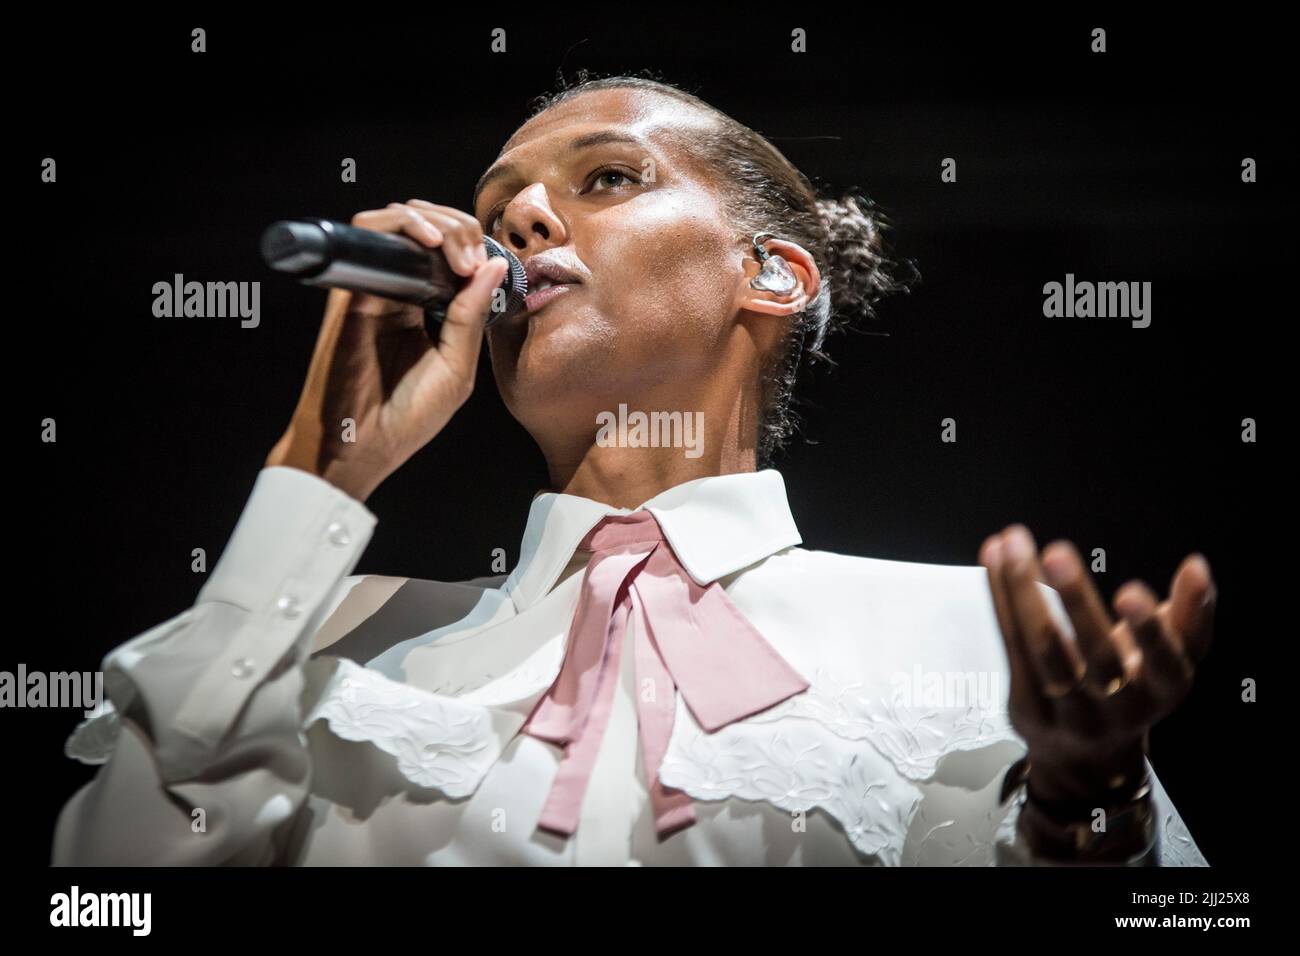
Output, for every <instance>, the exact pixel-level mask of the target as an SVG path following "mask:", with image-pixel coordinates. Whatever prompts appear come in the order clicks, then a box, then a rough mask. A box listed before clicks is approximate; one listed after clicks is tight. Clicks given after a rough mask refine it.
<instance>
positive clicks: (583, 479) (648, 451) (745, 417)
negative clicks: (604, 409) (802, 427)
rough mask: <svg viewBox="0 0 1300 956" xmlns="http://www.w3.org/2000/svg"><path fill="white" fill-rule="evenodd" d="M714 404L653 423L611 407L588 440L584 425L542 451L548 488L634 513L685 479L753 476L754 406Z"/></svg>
mask: <svg viewBox="0 0 1300 956" xmlns="http://www.w3.org/2000/svg"><path fill="white" fill-rule="evenodd" d="M715 404H717V405H719V406H720V407H715V408H713V409H707V408H706V409H703V410H702V411H701V412H682V413H680V415H678V416H676V417H666V416H661V417H659V418H657V419H656V418H654V417H652V416H651V414H650V413H649V412H646V413H644V416H643V417H640V418H638V417H637V416H636V412H637V409H635V408H633V407H630V406H629V407H625V408H624V409H622V410H620V409H619V408H618V407H617V406H615V408H613V409H611V410H610V411H609V412H608V413H606V414H604V417H603V418H602V420H601V424H602V425H603V427H602V428H601V429H599V430H598V432H597V435H596V438H595V439H594V440H593V438H592V430H591V428H590V427H584V428H583V429H582V430H581V432H579V433H577V435H578V437H575V438H573V439H571V440H570V441H569V442H568V443H567V444H566V443H564V442H553V443H551V444H550V447H543V452H544V453H545V454H546V462H547V468H548V470H549V472H550V479H551V488H552V490H554V491H560V492H563V493H565V494H570V495H579V496H581V497H583V498H590V499H592V500H593V501H600V502H603V503H605V504H608V505H610V506H612V507H615V508H637V507H640V506H641V505H642V504H644V503H645V502H646V501H648V500H649V499H651V498H653V497H654V496H655V495H657V494H659V493H660V492H663V491H667V490H668V489H669V488H673V487H676V486H677V485H680V484H682V483H684V482H687V481H694V480H695V479H697V478H708V477H712V476H715V475H730V474H736V473H739V472H749V471H755V470H756V468H757V465H756V462H757V454H756V447H755V441H754V435H753V434H751V433H753V432H756V431H757V429H756V428H755V427H754V424H753V415H754V409H753V408H752V407H750V403H749V402H747V401H746V400H745V398H744V397H743V396H741V395H735V396H734V397H729V398H727V399H726V400H725V401H723V402H719V403H715ZM656 439H657V440H656ZM656 446H657V447H656Z"/></svg>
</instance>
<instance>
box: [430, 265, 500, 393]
mask: <svg viewBox="0 0 1300 956" xmlns="http://www.w3.org/2000/svg"><path fill="white" fill-rule="evenodd" d="M507 268H508V264H507V263H506V260H505V259H502V258H493V259H489V260H488V261H487V262H486V263H484V264H483V265H481V266H479V267H478V270H477V271H476V272H475V273H474V276H473V278H472V279H470V281H469V283H468V284H467V285H466V286H465V288H463V289H461V290H460V292H458V293H457V294H456V298H454V299H452V300H451V305H449V306H448V307H447V317H446V319H445V320H444V321H443V323H442V330H441V332H440V333H439V336H438V353H439V354H440V355H441V356H442V357H443V359H444V360H446V362H447V364H448V366H450V368H451V370H452V371H453V372H455V373H456V374H457V375H459V376H461V377H462V378H466V379H468V380H469V381H470V383H471V384H472V383H473V379H474V372H475V369H476V368H477V366H478V355H479V349H480V348H481V347H482V345H483V326H484V325H485V323H486V321H487V316H488V313H489V312H490V311H491V308H492V293H493V292H494V291H495V290H496V288H497V286H499V285H500V284H501V282H502V280H504V279H505V276H506V269H507ZM426 358H427V356H426Z"/></svg>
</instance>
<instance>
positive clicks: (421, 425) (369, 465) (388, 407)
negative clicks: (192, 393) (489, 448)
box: [263, 200, 527, 501]
mask: <svg viewBox="0 0 1300 956" xmlns="http://www.w3.org/2000/svg"><path fill="white" fill-rule="evenodd" d="M315 222H316V223H318V224H319V223H321V222H322V220H316V221H315ZM278 225H279V224H278ZM331 225H332V226H334V227H335V228H334V229H333V232H334V237H327V238H326V239H325V240H321V239H320V238H319V237H312V236H311V233H310V231H309V230H306V231H300V232H299V234H298V235H297V236H294V235H292V234H290V235H288V236H281V237H280V238H279V240H278V242H279V243H280V244H279V246H278V247H277V246H276V241H277V240H275V239H274V237H273V236H272V232H271V230H268V237H267V238H266V240H264V246H263V249H264V253H268V252H269V256H268V258H269V259H274V258H275V257H276V256H277V255H278V256H279V257H280V261H281V262H283V263H285V264H287V265H290V266H291V267H292V266H295V265H296V267H299V268H301V267H303V266H304V264H305V265H306V268H307V271H309V272H310V271H311V270H313V269H318V267H320V266H321V262H319V261H317V262H315V263H312V262H310V261H307V260H309V259H310V258H311V256H312V255H313V254H324V256H325V257H326V258H330V257H331V255H332V253H331V251H330V249H331V247H330V245H329V240H330V238H335V237H338V236H340V235H342V237H343V239H342V241H341V244H335V246H334V247H333V250H334V253H337V252H338V251H339V250H340V249H342V250H344V254H343V255H342V256H339V255H333V257H332V259H331V261H332V262H334V263H337V262H339V261H343V262H344V263H350V268H351V270H352V271H351V272H347V271H346V270H345V271H344V272H343V273H340V272H338V271H337V269H336V272H335V273H334V275H335V278H334V279H333V280H332V281H330V282H321V281H319V276H320V275H321V274H323V273H325V272H327V271H328V268H329V265H328V264H326V266H325V268H324V269H319V271H318V272H317V277H316V279H317V284H332V285H334V287H333V288H332V289H331V291H330V294H329V299H328V300H327V302H326V306H325V319H324V322H323V323H322V325H321V330H320V335H319V336H318V338H317V341H316V349H315V352H314V353H313V355H312V359H311V365H310V367H309V369H308V372H307V381H306V383H305V384H304V386H303V390H302V395H301V396H300V397H299V400H298V405H297V407H296V408H295V410H294V413H293V417H292V419H291V421H290V424H289V427H288V429H287V430H286V431H285V433H284V435H283V436H282V437H281V438H280V440H279V441H278V442H277V443H276V445H275V447H274V448H273V449H272V451H271V454H270V455H269V456H268V458H267V460H266V464H267V466H272V465H286V466H289V467H294V468H300V469H302V470H304V471H307V472H310V473H312V474H315V475H318V476H320V477H322V478H324V479H325V480H327V481H329V482H331V483H332V484H334V485H336V486H338V487H339V488H341V489H342V490H343V491H345V492H347V493H348V494H349V495H351V496H352V497H354V498H356V499H357V500H358V501H365V500H366V498H368V497H369V496H370V494H371V493H372V492H373V491H374V489H375V488H377V487H378V486H379V485H380V483H382V482H383V480H384V479H385V478H387V477H388V476H389V475H390V474H392V473H393V472H394V471H395V470H397V468H398V467H399V466H401V465H402V463H403V462H405V461H406V460H407V459H408V458H410V457H411V456H412V455H413V454H415V452H416V451H418V450H419V449H420V448H422V447H423V446H424V445H425V444H427V443H428V442H429V441H430V440H431V439H432V438H433V437H434V436H435V435H437V434H438V432H440V431H441V430H442V429H443V427H445V426H446V424H447V422H448V421H450V419H451V416H452V415H453V414H455V412H456V411H457V410H458V409H459V408H460V406H461V405H463V404H464V403H465V401H466V399H468V398H469V396H470V393H471V392H472V391H473V389H474V377H475V373H476V371H477V368H478V357H479V349H480V347H481V346H482V342H483V329H484V327H485V325H486V324H487V323H488V320H489V317H495V318H499V317H503V316H509V315H510V314H512V312H513V311H517V310H518V304H516V303H514V296H515V295H516V294H517V298H518V303H522V299H523V293H524V292H525V291H526V288H527V286H526V282H525V281H524V279H523V269H522V266H519V261H518V259H515V258H514V256H513V255H511V254H510V253H509V251H508V250H505V249H504V248H503V247H500V246H499V245H498V246H497V248H498V249H501V253H502V254H498V255H493V256H491V257H490V256H489V255H488V253H487V251H486V248H485V245H484V237H483V233H482V229H481V228H480V226H479V224H478V221H477V220H476V219H475V218H474V217H473V216H471V215H469V214H468V213H465V212H462V211H460V210H458V209H452V208H451V207H448V206H437V205H434V204H433V203H429V202H424V201H422V200H412V201H411V202H409V203H391V204H390V205H389V206H388V207H386V208H384V209H375V210H369V211H367V212H362V213H358V214H357V215H356V216H354V217H353V219H352V227H354V229H352V230H347V229H346V227H344V229H343V230H340V229H339V228H337V227H338V224H331ZM275 228H276V227H273V229H275ZM345 230H346V231H345ZM364 230H369V231H371V232H373V233H375V234H376V235H375V236H374V237H367V236H364V235H352V234H351V233H355V232H361V231H364ZM380 236H383V238H382V239H381V238H379V237H380ZM402 237H406V238H402ZM367 239H371V240H372V241H371V242H367V241H366V240H367ZM385 239H388V240H391V239H400V240H401V243H402V245H403V246H406V247H407V248H408V249H410V250H411V251H412V252H413V253H414V254H415V255H416V256H417V257H418V256H423V260H421V259H419V258H413V257H410V256H407V257H402V255H401V252H400V250H399V251H398V255H397V258H396V259H394V249H395V248H396V247H394V246H393V245H392V243H391V242H389V243H387V245H384V244H383V243H384V240H385ZM410 240H413V241H414V242H415V243H419V246H418V247H415V246H412V245H411V243H410ZM489 241H490V240H489ZM293 242H298V243H299V248H298V249H297V250H296V253H295V250H294V249H293V248H291V246H292V243H293ZM494 245H496V244H494ZM268 246H271V248H270V249H269V250H268V248H267V247H268ZM421 248H422V249H426V250H438V252H439V253H440V255H438V256H430V255H428V253H422V252H421V251H420V250H421ZM295 254H298V255H299V258H298V260H296V262H295V260H293V259H292V256H293V255H295ZM358 260H360V262H358ZM377 266H382V268H377ZM394 266H396V268H394ZM514 267H518V271H517V275H515V274H514ZM421 269H427V270H428V273H427V275H423V276H422V275H420V270H421ZM448 269H449V270H450V272H451V273H454V277H452V276H448V275H447V270H448ZM412 270H414V273H413V272H412ZM288 271H290V272H291V274H292V269H289V270H288ZM312 279H313V277H312V276H310V275H309V276H307V277H306V278H304V281H312ZM344 280H346V281H347V283H348V284H349V285H350V286H353V288H344V287H342V285H343V282H344ZM359 289H372V290H376V291H378V290H380V289H385V290H392V291H391V292H389V293H388V294H390V295H394V296H401V297H402V298H386V297H384V295H382V294H375V292H367V291H357V290H359ZM430 289H432V292H431V293H429V294H426V293H428V290H430ZM453 289H454V290H455V291H454V295H450V301H446V297H447V296H448V294H449V293H451V292H452V291H453ZM499 289H500V290H502V292H503V293H504V295H505V298H506V309H504V310H501V311H498V312H495V313H494V312H493V309H492V307H493V304H494V303H493V298H494V294H496V298H497V300H498V301H499V300H500V299H501V298H502V294H501V293H498V290H499ZM443 301H446V308H445V317H444V318H443V321H442V324H441V327H440V329H439V331H438V337H437V341H436V342H435V341H433V339H432V338H431V336H430V333H429V332H426V322H425V310H426V308H430V309H439V311H441V302H443Z"/></svg>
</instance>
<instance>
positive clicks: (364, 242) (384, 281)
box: [261, 218, 528, 326]
mask: <svg viewBox="0 0 1300 956" xmlns="http://www.w3.org/2000/svg"><path fill="white" fill-rule="evenodd" d="M483 245H484V247H485V248H486V249H487V254H488V256H489V257H492V256H500V257H502V258H504V259H505V260H506V261H507V262H508V263H509V264H510V268H509V269H507V270H506V277H505V278H504V279H503V280H502V281H501V285H500V287H499V288H500V292H501V296H498V295H497V294H496V293H493V304H494V305H495V304H496V303H497V302H499V301H504V306H503V307H502V308H501V309H499V310H498V309H496V308H494V309H493V310H492V311H491V312H489V313H488V317H487V323H486V324H487V325H488V326H492V325H495V324H496V323H497V322H504V321H506V320H507V319H510V318H512V317H513V316H514V315H515V314H516V313H518V312H519V311H520V310H521V309H522V308H523V305H524V297H525V296H526V295H527V294H528V277H527V276H526V275H525V273H524V265H523V263H522V262H520V261H519V259H518V258H517V257H516V256H515V255H514V253H512V252H511V251H510V250H509V249H507V248H506V247H505V246H503V245H501V243H499V242H496V241H495V240H493V239H489V238H488V237H486V236H485V237H484V238H483ZM261 248H262V258H263V259H264V260H265V262H266V264H267V265H268V266H270V267H271V268H272V269H274V270H275V271H276V272H280V273H283V274H284V275H288V276H292V277H293V278H295V279H297V280H298V281H299V282H302V283H305V284H306V285H314V286H321V287H323V288H339V289H350V290H352V291H353V292H365V293H369V294H370V295H377V296H380V297H382V298H385V299H394V300H396V301H398V302H409V303H410V304H411V305H419V306H423V307H424V310H425V313H426V316H432V317H434V318H437V319H439V320H441V319H442V318H444V317H445V315H446V309H447V306H448V305H449V304H450V303H451V300H452V299H453V298H455V296H456V293H458V292H459V291H460V290H461V288H462V287H464V286H465V284H466V283H467V282H468V281H469V280H468V279H467V278H466V277H465V276H462V275H458V274H457V273H456V272H454V271H452V268H451V266H450V265H448V264H447V258H446V256H444V255H443V254H442V249H441V248H438V249H430V248H428V247H427V246H422V245H420V244H419V243H418V242H416V241H415V240H414V239H410V238H408V237H406V236H398V235H394V234H392V233H387V232H375V231H374V230H373V229H360V228H358V227H356V226H350V225H347V224H346V223H342V222H335V221H334V220H332V219H315V218H309V219H286V220H283V221H281V222H277V223H272V224H271V225H270V226H269V227H267V229H266V231H265V232H264V233H262V246H261ZM502 297H504V298H502Z"/></svg>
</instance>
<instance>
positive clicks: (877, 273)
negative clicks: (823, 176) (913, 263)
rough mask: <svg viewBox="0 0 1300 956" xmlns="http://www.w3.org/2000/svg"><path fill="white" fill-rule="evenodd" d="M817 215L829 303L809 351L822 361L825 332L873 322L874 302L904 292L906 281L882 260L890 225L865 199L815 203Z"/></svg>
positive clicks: (848, 195) (843, 198)
mask: <svg viewBox="0 0 1300 956" xmlns="http://www.w3.org/2000/svg"><path fill="white" fill-rule="evenodd" d="M817 211H818V213H819V214H820V215H821V219H822V224H823V226H824V228H825V230H826V245H825V248H824V256H825V259H826V261H827V265H828V271H829V273H830V275H829V276H823V277H822V281H823V282H826V283H827V284H828V287H829V290H830V299H831V301H830V314H829V316H828V318H827V321H826V323H825V324H824V326H823V327H822V329H821V330H820V331H819V332H817V333H816V335H815V336H814V338H813V340H812V341H811V342H810V343H809V348H810V351H811V352H812V354H813V355H814V356H815V357H818V358H823V359H825V358H826V356H825V354H823V353H822V352H821V345H822V341H823V340H824V338H825V336H826V333H827V332H833V331H836V330H838V329H840V328H842V327H844V326H846V325H849V324H851V323H853V322H854V321H855V320H857V319H873V318H875V314H876V312H875V304H876V302H877V301H878V300H879V299H881V298H882V297H884V296H886V295H888V294H890V293H892V292H899V291H907V289H908V281H909V280H908V278H899V277H898V276H897V275H895V271H894V270H895V269H896V267H898V266H899V265H900V263H897V262H895V261H894V260H892V259H890V258H889V256H888V255H887V252H886V248H885V241H884V235H883V233H884V231H885V230H886V229H888V228H889V222H888V220H887V219H886V217H885V216H884V214H883V213H881V212H880V211H879V210H877V209H876V207H875V204H874V203H873V202H872V201H871V200H870V199H869V198H867V197H865V196H858V195H855V194H853V193H845V194H844V195H843V196H841V197H840V198H838V199H818V200H817ZM908 265H910V264H908Z"/></svg>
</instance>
